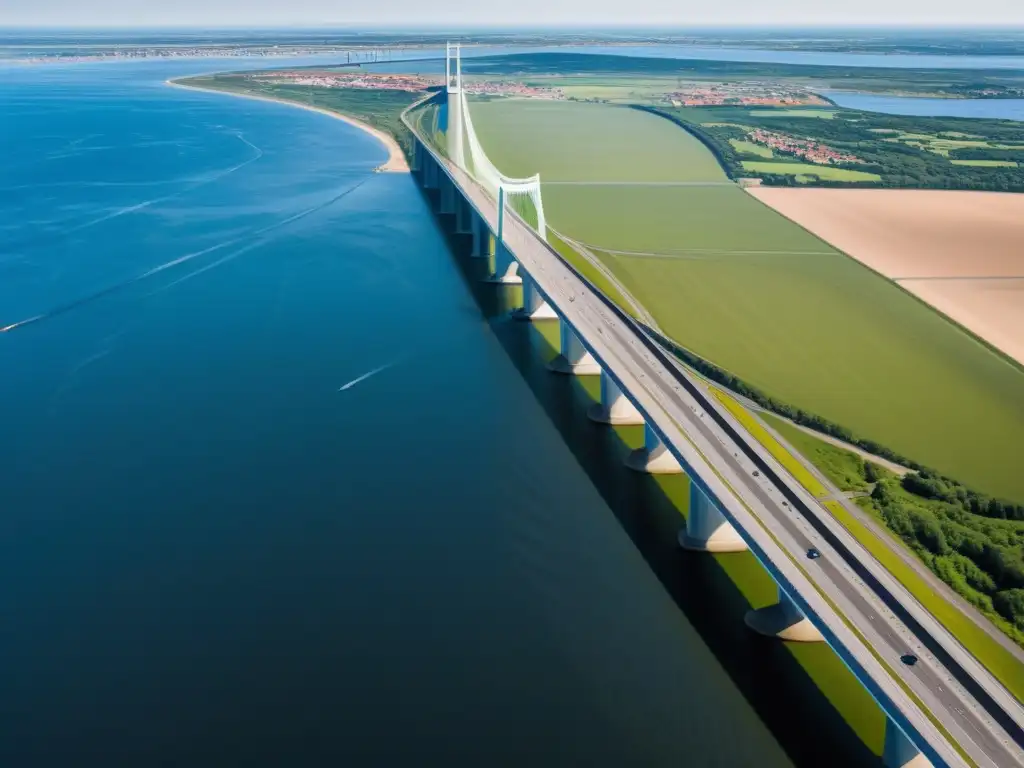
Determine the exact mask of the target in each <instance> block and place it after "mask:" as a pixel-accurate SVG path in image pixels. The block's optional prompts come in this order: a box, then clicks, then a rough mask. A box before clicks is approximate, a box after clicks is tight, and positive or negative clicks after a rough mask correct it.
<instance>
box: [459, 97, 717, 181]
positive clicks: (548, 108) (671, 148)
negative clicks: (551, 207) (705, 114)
mask: <svg viewBox="0 0 1024 768" xmlns="http://www.w3.org/2000/svg"><path fill="white" fill-rule="evenodd" d="M470 110H471V114H472V117H473V125H474V127H475V128H476V130H477V132H478V133H479V135H480V137H481V141H484V142H485V146H486V149H487V154H488V156H489V157H490V158H491V160H492V161H493V162H494V164H495V165H496V166H498V168H500V169H501V171H502V173H504V174H506V175H509V176H532V175H533V174H535V173H537V172H538V171H540V173H541V180H542V181H545V182H550V181H718V182H724V181H727V180H728V178H727V177H726V175H725V172H724V171H723V170H722V168H721V166H719V164H718V163H717V162H716V161H715V158H714V156H713V155H711V153H710V152H708V151H707V150H705V149H704V146H703V145H702V144H701V143H700V142H699V141H698V140H697V139H695V138H693V137H692V136H690V135H689V134H686V133H685V132H683V131H680V130H679V129H678V128H677V127H676V126H674V125H672V124H671V123H670V122H668V121H667V120H663V119H661V118H659V117H658V116H656V115H650V114H646V113H642V112H637V111H636V110H632V109H628V108H626V107H614V106H606V105H602V104H585V103H579V102H558V101H539V100H529V99H491V100H471V102H470ZM637 132H638V133H637ZM632 135H635V136H636V138H635V140H634V141H630V140H629V137H630V136H632ZM584 157H585V158H586V159H587V160H586V162H581V158H584Z"/></svg>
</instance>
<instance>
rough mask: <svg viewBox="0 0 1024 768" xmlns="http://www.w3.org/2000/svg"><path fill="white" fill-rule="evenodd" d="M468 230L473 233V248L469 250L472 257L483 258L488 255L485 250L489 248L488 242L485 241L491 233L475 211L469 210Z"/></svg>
mask: <svg viewBox="0 0 1024 768" xmlns="http://www.w3.org/2000/svg"><path fill="white" fill-rule="evenodd" d="M470 217H471V219H472V220H471V221H470V227H469V228H470V230H471V231H472V234H473V248H472V250H471V251H470V252H469V255H470V256H471V257H472V258H474V259H484V258H487V256H488V255H489V254H488V253H487V251H488V250H489V249H490V243H489V242H486V241H487V240H490V237H491V233H490V232H489V231H488V229H487V225H486V224H485V223H484V220H483V219H482V218H480V216H479V215H478V214H477V213H476V212H475V211H473V212H470Z"/></svg>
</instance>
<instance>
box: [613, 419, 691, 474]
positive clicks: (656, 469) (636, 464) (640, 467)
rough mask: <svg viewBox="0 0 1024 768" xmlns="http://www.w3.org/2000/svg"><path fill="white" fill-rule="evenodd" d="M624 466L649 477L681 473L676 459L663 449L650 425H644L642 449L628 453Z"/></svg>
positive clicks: (663, 446)
mask: <svg viewBox="0 0 1024 768" xmlns="http://www.w3.org/2000/svg"><path fill="white" fill-rule="evenodd" d="M626 466H627V467H629V468H630V469H632V470H635V471H637V472H647V473H648V474H651V475H678V474H679V473H680V472H682V471H683V468H682V467H681V466H679V462H678V461H676V457H675V456H673V455H672V454H671V452H670V451H669V450H668V448H666V447H665V444H664V443H663V442H662V441H661V438H660V437H658V433H657V432H655V431H654V430H653V429H651V425H650V424H644V447H643V448H637V449H636V450H635V451H631V452H630V454H629V456H627V457H626Z"/></svg>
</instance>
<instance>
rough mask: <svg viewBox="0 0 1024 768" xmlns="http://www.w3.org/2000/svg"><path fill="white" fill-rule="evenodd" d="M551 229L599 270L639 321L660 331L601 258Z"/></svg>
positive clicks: (651, 316) (650, 316) (642, 306)
mask: <svg viewBox="0 0 1024 768" xmlns="http://www.w3.org/2000/svg"><path fill="white" fill-rule="evenodd" d="M551 231H552V232H554V234H555V235H557V236H558V237H559V238H560V239H561V240H562V241H564V242H565V243H566V244H567V245H568V246H569V247H570V248H572V249H573V250H574V251H576V253H578V254H579V255H580V256H582V257H583V258H584V259H586V260H587V262H588V263H589V264H590V266H592V267H593V268H594V269H596V270H597V271H598V272H600V273H601V274H602V275H603V276H604V277H605V278H606V279H607V280H608V282H610V283H611V284H612V285H614V286H615V289H616V290H617V291H618V292H619V293H621V294H622V298H624V299H625V300H626V302H627V303H628V304H629V306H630V307H631V308H632V310H633V312H634V314H635V315H636V317H637V319H638V320H640V322H642V323H643V324H644V325H646V326H647V327H648V328H653V329H654V330H656V331H657V332H658V333H661V332H662V331H661V328H659V327H658V322H657V320H655V319H654V315H652V314H651V313H650V312H648V311H647V309H646V308H645V307H644V305H643V304H641V303H640V302H639V301H637V299H636V297H635V296H634V295H633V294H632V293H630V292H629V289H628V288H627V287H626V286H624V285H623V284H622V282H621V281H620V280H619V278H618V277H616V276H615V273H614V272H612V271H611V270H610V269H608V267H607V266H605V264H604V262H602V261H601V259H599V258H598V257H597V256H595V255H594V254H593V252H592V251H590V250H589V249H588V248H587V247H586V246H585V245H583V244H582V243H579V242H577V241H576V240H573V239H572V238H570V237H566V236H565V235H563V234H562V233H561V232H558V231H557V230H554V229H552V230H551Z"/></svg>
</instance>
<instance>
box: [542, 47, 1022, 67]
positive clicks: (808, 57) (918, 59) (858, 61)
mask: <svg viewBox="0 0 1024 768" xmlns="http://www.w3.org/2000/svg"><path fill="white" fill-rule="evenodd" d="M562 50H576V51H579V52H581V53H608V54H616V55H620V56H646V57H651V58H666V59H703V60H710V61H748V62H760V63H769V64H802V65H816V66H830V67H883V68H893V69H1024V56H955V55H954V56H932V55H927V54H880V53H842V52H837V51H777V50H765V49H760V48H717V47H711V46H701V45H609V46H602V45H593V46H585V47H581V46H575V47H565V48H563V49H562Z"/></svg>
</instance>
